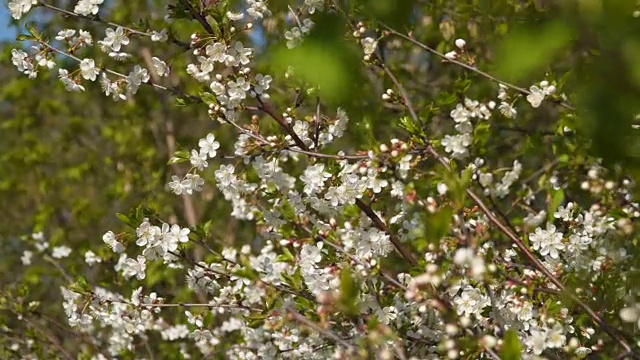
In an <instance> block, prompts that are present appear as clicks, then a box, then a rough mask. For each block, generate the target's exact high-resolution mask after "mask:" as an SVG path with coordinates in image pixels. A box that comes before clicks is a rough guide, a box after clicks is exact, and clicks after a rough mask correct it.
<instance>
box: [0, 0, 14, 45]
mask: <svg viewBox="0 0 640 360" xmlns="http://www.w3.org/2000/svg"><path fill="white" fill-rule="evenodd" d="M10 20H11V15H9V10H7V6H6V5H5V3H4V1H0V41H2V40H7V39H15V38H16V30H15V29H14V28H10V27H9V21H10Z"/></svg>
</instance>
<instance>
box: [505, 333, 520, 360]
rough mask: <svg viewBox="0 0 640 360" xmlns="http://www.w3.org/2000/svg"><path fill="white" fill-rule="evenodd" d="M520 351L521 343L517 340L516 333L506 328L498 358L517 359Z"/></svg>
mask: <svg viewBox="0 0 640 360" xmlns="http://www.w3.org/2000/svg"><path fill="white" fill-rule="evenodd" d="M521 352H522V345H520V340H518V334H517V333H516V332H515V331H513V330H508V331H507V332H506V334H504V339H503V342H502V349H501V350H500V359H505V360H519V359H520V353H521Z"/></svg>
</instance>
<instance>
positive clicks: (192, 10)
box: [180, 0, 214, 35]
mask: <svg viewBox="0 0 640 360" xmlns="http://www.w3.org/2000/svg"><path fill="white" fill-rule="evenodd" d="M180 3H181V4H183V5H184V6H185V7H186V8H187V10H189V13H190V14H191V16H193V18H194V19H195V20H196V21H198V22H199V23H200V25H202V27H203V28H204V29H205V30H206V31H207V33H209V35H213V34H214V31H213V28H212V27H211V25H210V24H209V22H208V21H207V19H206V18H205V17H204V16H202V14H201V13H199V12H198V11H196V9H195V8H194V7H193V6H192V5H191V3H190V2H189V0H180Z"/></svg>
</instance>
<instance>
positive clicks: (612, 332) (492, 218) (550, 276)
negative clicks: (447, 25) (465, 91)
mask: <svg viewBox="0 0 640 360" xmlns="http://www.w3.org/2000/svg"><path fill="white" fill-rule="evenodd" d="M395 33H397V32H395ZM397 34H399V33H397ZM400 35H402V34H400ZM402 36H403V37H405V38H407V39H411V38H408V37H406V36H404V35H402ZM381 66H382V67H383V69H384V70H385V72H386V73H387V75H388V76H389V77H390V79H391V81H392V82H393V83H394V85H395V86H396V87H397V88H398V91H399V92H400V94H401V96H402V99H403V100H404V103H405V105H406V106H407V110H408V111H409V113H410V114H411V117H412V118H413V120H414V121H416V122H418V121H419V118H418V116H417V114H416V112H415V110H414V108H413V105H412V103H411V99H409V95H408V94H407V92H406V90H405V89H404V87H403V86H402V84H401V83H400V82H399V81H398V79H397V78H396V77H395V76H394V75H393V73H391V71H390V70H389V69H388V68H387V67H386V66H385V65H384V64H382V65H381ZM465 66H468V65H466V64H465ZM487 75H488V74H487ZM425 142H426V149H425V151H426V152H427V153H428V154H430V155H431V156H432V157H433V158H435V159H436V160H437V161H438V162H440V163H441V164H442V165H443V166H444V168H445V169H447V171H450V172H452V169H451V166H450V165H449V163H448V161H447V160H446V159H445V158H443V157H442V156H441V155H440V154H439V153H438V151H437V150H436V149H434V148H433V147H432V146H431V145H430V144H429V142H428V141H427V140H426V139H425ZM466 193H467V195H468V196H469V197H470V198H471V199H472V200H473V202H474V203H475V204H476V205H477V206H478V207H479V208H480V210H481V211H482V212H483V213H484V214H485V215H486V216H487V218H488V219H489V222H490V223H492V224H493V225H494V226H495V227H496V228H498V230H499V231H500V232H501V233H503V234H504V235H506V236H507V237H508V238H509V239H510V240H511V241H512V242H513V243H514V244H516V246H517V247H518V248H519V249H520V251H522V252H523V253H524V255H525V257H526V258H527V259H528V260H529V261H531V263H532V264H533V265H534V266H535V268H536V269H537V270H539V271H540V272H542V273H543V274H544V275H545V276H546V277H547V278H548V279H549V281H551V282H552V283H553V284H554V285H555V286H556V287H558V289H560V290H561V291H562V292H565V293H566V294H567V295H569V297H570V298H571V299H572V300H573V301H575V302H576V304H578V305H579V306H580V307H581V308H582V309H583V310H584V311H585V312H586V313H587V314H588V315H589V317H590V318H591V319H592V320H593V321H594V322H595V323H596V324H597V325H598V326H599V327H600V328H601V329H603V330H604V331H605V332H606V333H607V334H609V336H611V338H612V339H615V340H616V341H617V342H618V343H619V344H620V345H621V346H622V347H623V348H624V349H625V350H627V351H629V352H632V353H633V354H634V357H635V358H638V359H640V356H638V354H637V353H635V352H634V351H633V350H632V347H631V346H630V345H629V343H628V342H627V340H626V339H624V337H623V336H622V334H621V332H620V331H619V330H615V329H613V328H611V327H610V326H609V325H608V324H607V323H606V322H605V321H604V320H603V319H602V318H601V317H600V316H599V315H598V314H596V312H595V311H594V310H593V309H592V308H591V307H590V306H589V305H588V304H587V303H585V302H584V301H582V300H581V299H580V298H579V297H578V296H577V295H576V294H574V293H573V292H571V291H570V290H569V289H567V288H566V287H565V286H564V284H562V282H561V281H560V280H559V279H558V278H557V277H556V276H555V275H553V274H552V273H551V271H549V270H548V269H547V268H546V267H545V266H544V265H543V264H542V262H540V260H538V258H537V257H536V256H535V255H534V254H533V253H532V252H531V251H530V250H529V248H527V247H526V246H525V245H524V243H523V242H522V240H520V238H519V237H518V236H517V235H516V234H515V233H514V232H513V231H512V230H511V229H509V228H508V227H507V226H505V225H504V224H503V223H502V222H501V221H500V220H499V219H498V218H496V217H495V216H494V215H493V213H492V212H491V210H489V208H488V207H487V205H486V204H485V203H484V202H483V201H482V199H480V197H479V196H478V195H476V194H475V193H474V192H473V191H472V190H471V189H467V190H466Z"/></svg>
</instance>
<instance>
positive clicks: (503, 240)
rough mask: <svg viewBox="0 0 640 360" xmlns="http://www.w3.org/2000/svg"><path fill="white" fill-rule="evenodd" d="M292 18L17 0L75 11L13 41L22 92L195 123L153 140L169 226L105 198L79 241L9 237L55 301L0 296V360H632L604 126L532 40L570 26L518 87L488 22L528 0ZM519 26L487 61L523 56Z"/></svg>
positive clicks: (287, 9)
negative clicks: (142, 109) (41, 272)
mask: <svg viewBox="0 0 640 360" xmlns="http://www.w3.org/2000/svg"><path fill="white" fill-rule="evenodd" d="M283 3H284V2H283ZM283 3H280V2H276V1H272V2H270V3H267V2H266V1H262V0H245V1H238V2H232V1H225V0H219V1H211V0H209V1H195V0H193V1H192V0H176V1H175V2H173V3H171V4H170V5H168V6H167V8H166V9H165V10H166V14H162V15H161V16H158V15H157V14H154V15H150V16H149V18H147V19H144V20H143V21H140V22H137V23H135V24H125V23H119V22H117V19H113V20H112V19H108V16H107V15H106V14H109V11H111V10H110V9H108V8H107V4H103V0H80V1H78V2H77V3H76V4H66V5H65V6H64V7H63V6H62V5H60V7H58V6H57V5H54V4H50V3H49V2H47V1H35V0H33V1H31V0H10V1H8V9H9V10H10V12H11V15H12V16H13V18H14V19H17V20H18V19H24V18H25V17H29V16H32V12H35V11H44V12H47V13H48V14H50V15H51V16H65V17H66V20H65V21H66V23H65V24H66V26H67V27H65V28H61V29H57V30H56V31H55V33H48V32H47V31H49V30H50V29H47V30H39V29H38V26H37V25H34V24H28V25H27V26H26V30H27V31H26V33H25V34H22V35H20V36H19V40H21V41H24V42H25V44H24V45H23V46H17V47H16V48H14V49H12V50H11V61H12V63H13V64H14V65H15V67H16V68H17V70H18V71H20V72H22V73H24V74H25V75H27V77H28V78H30V79H34V80H33V81H38V79H40V78H42V77H46V76H50V75H51V74H53V76H55V77H57V79H59V82H61V83H62V84H61V85H58V86H62V87H64V89H65V90H67V91H69V92H73V93H77V94H72V95H70V96H84V95H83V94H84V93H89V92H90V91H91V90H90V89H91V88H94V87H97V88H100V89H101V93H102V95H104V96H106V97H108V98H109V101H110V102H112V105H109V106H113V107H116V106H122V107H125V106H131V105H133V106H137V105H136V101H137V100H136V99H137V98H138V97H151V99H154V100H155V101H156V102H157V101H160V102H163V101H169V100H168V99H173V101H174V102H175V103H176V104H177V105H179V106H182V107H191V108H195V109H197V111H202V112H207V114H208V117H209V118H210V120H211V121H209V122H208V124H207V125H206V127H202V126H201V124H199V125H198V124H194V125H193V126H194V128H196V125H198V126H199V127H197V128H198V129H200V128H202V130H203V131H202V132H201V133H197V134H194V135H193V136H185V137H184V139H185V141H184V142H182V143H178V146H176V144H175V143H174V140H175V138H170V137H168V138H167V139H170V140H168V143H167V150H168V151H169V152H170V153H171V155H170V157H169V158H168V165H166V166H164V168H166V169H161V170H160V171H164V170H167V171H170V174H169V175H167V176H166V179H165V180H166V181H163V183H162V184H160V186H159V191H163V192H165V193H167V194H172V197H165V196H160V195H159V197H158V200H162V201H166V202H172V201H174V200H172V199H178V200H180V201H181V204H182V214H181V215H180V216H177V215H176V214H175V213H176V211H174V210H173V209H171V207H170V206H164V205H162V204H158V203H141V204H136V205H135V206H134V207H133V208H132V209H131V210H129V209H122V208H119V209H117V210H116V211H118V212H119V213H118V219H119V220H120V225H119V226H117V227H116V228H109V229H107V228H105V229H92V230H93V231H94V234H93V237H92V239H84V241H86V242H87V244H84V245H83V246H84V248H82V249H80V248H75V247H72V246H71V245H72V243H68V244H65V243H64V241H62V240H60V238H59V237H58V238H56V239H55V241H53V240H50V239H49V238H48V237H47V234H46V231H45V233H42V232H35V233H33V234H31V235H29V236H23V246H24V249H23V251H22V253H21V257H20V260H21V264H22V266H24V267H29V266H33V264H34V263H36V262H41V261H43V262H46V264H48V266H50V267H51V268H50V269H51V271H52V272H53V271H56V272H59V273H60V274H61V275H60V276H59V277H58V278H57V280H56V281H55V286H56V287H55V288H49V289H46V290H47V291H59V292H61V301H59V302H56V303H55V304H52V305H51V306H49V304H44V303H43V301H45V300H49V299H51V298H43V299H41V298H38V297H36V296H34V295H31V294H30V293H29V291H32V288H37V285H33V284H32V285H31V286H26V285H25V286H18V285H16V286H7V287H6V289H4V290H3V293H2V296H1V297H0V309H2V310H3V314H5V313H6V316H5V315H3V317H2V321H3V323H4V324H5V326H4V327H3V328H1V331H3V333H5V334H7V337H6V338H5V339H3V340H0V344H2V345H3V346H4V349H3V351H4V352H3V354H4V355H6V356H7V357H15V358H17V357H20V358H49V357H58V358H71V359H72V358H82V359H107V358H125V359H128V358H136V359H137V358H147V359H153V358H230V359H257V358H268V359H270V358H305V359H307V358H308V359H326V358H336V359H347V358H358V359H360V358H362V359H368V358H380V359H392V358H400V359H439V358H449V359H457V358H464V359H477V358H490V359H500V358H503V359H516V358H523V359H539V358H549V359H568V358H585V357H587V356H590V354H593V355H596V356H602V357H603V358H604V357H609V358H615V357H617V358H625V357H628V358H636V357H638V356H640V349H639V348H638V346H639V342H638V340H637V328H638V326H640V305H639V304H638V303H637V302H636V301H637V298H636V296H637V295H638V287H637V285H636V284H635V282H636V281H634V280H635V276H636V274H635V273H636V271H637V270H636V269H635V267H634V266H637V265H636V264H637V261H638V259H639V257H638V254H637V250H636V249H635V247H636V245H637V244H636V242H637V240H636V237H635V234H636V232H635V227H634V223H635V221H636V219H637V218H638V217H640V210H639V209H638V206H639V205H638V203H636V202H634V200H633V199H634V191H635V186H636V181H635V180H634V174H635V167H634V166H633V164H631V165H630V164H629V163H628V162H625V158H622V157H620V158H616V154H618V153H616V154H614V155H611V153H607V154H604V155H603V154H600V153H598V152H597V151H594V149H596V150H597V149H598V148H599V147H601V146H602V143H601V142H599V141H598V138H597V137H590V134H592V133H593V128H594V127H595V128H596V132H597V129H598V126H599V124H600V123H599V122H594V123H593V124H592V125H593V126H592V127H591V128H589V127H588V126H584V124H583V123H582V122H581V119H582V116H584V117H585V119H586V118H588V117H589V116H596V120H597V119H598V118H597V115H598V113H597V112H595V111H592V112H590V113H589V114H587V115H583V114H582V113H581V112H580V111H579V110H577V109H580V107H579V106H580V105H583V103H582V102H580V99H579V97H578V96H576V94H577V93H579V91H578V90H576V89H578V88H577V87H575V86H573V83H572V82H571V81H570V80H567V78H566V76H565V73H566V72H567V71H568V69H566V68H563V67H562V66H560V65H558V66H557V67H554V66H552V65H553V64H550V63H548V62H546V60H547V57H552V56H555V55H557V54H558V53H561V54H564V53H563V52H562V51H563V48H564V47H568V46H569V45H570V44H571V42H570V41H571V39H572V37H571V36H570V35H566V34H565V35H566V36H565V35H563V34H564V33H563V31H565V32H569V30H568V29H570V28H569V27H567V26H561V25H558V24H557V23H554V22H550V24H551V25H549V26H546V27H544V28H543V29H542V30H541V31H543V32H544V31H548V30H549V29H552V30H554V31H556V30H558V31H560V33H559V34H558V39H560V40H553V41H552V42H549V43H546V42H544V41H542V42H541V43H540V44H537V45H539V47H540V49H543V50H540V51H541V52H539V53H537V55H538V56H537V57H538V58H542V60H541V61H533V62H532V61H529V60H528V59H521V60H522V67H521V68H514V66H511V67H508V66H506V65H505V68H506V69H507V70H509V69H511V70H510V71H511V72H509V71H507V70H502V69H504V68H502V67H500V66H496V68H495V69H496V71H495V72H496V73H501V72H502V73H503V75H504V76H505V79H516V80H521V79H524V78H526V76H527V74H526V73H527V72H532V73H536V72H538V71H540V69H543V70H542V71H541V72H540V73H541V76H540V77H539V78H538V79H537V80H535V82H533V83H531V84H530V86H527V87H526V88H522V87H519V86H516V85H514V84H513V83H511V82H508V81H507V80H502V78H499V77H495V76H494V75H491V74H490V73H493V72H492V71H490V70H491V69H493V67H494V64H504V61H505V60H504V57H500V56H498V57H497V59H495V62H494V61H492V60H493V56H492V53H491V51H489V50H488V49H487V46H488V44H486V43H483V40H482V39H483V34H482V32H483V31H486V32H489V33H492V31H493V30H492V29H491V28H490V27H487V26H495V25H496V24H497V25H500V28H501V29H505V28H507V27H508V25H509V23H508V22H506V21H505V20H504V19H503V18H505V17H506V18H507V19H509V17H515V16H516V15H514V14H524V16H525V17H526V16H530V17H532V18H535V17H543V15H540V14H542V12H541V11H542V10H545V9H539V8H536V6H534V5H535V4H534V3H537V2H535V1H534V2H530V3H527V2H521V3H514V4H511V2H505V3H504V4H502V6H501V7H499V8H496V9H490V8H486V9H481V10H483V11H485V12H486V13H483V14H482V15H473V14H472V15H469V13H473V12H474V11H476V10H478V9H471V10H470V9H467V8H465V7H464V6H461V7H460V8H459V9H458V8H456V11H460V14H465V15H466V16H468V19H467V21H466V22H464V23H463V22H459V23H456V19H458V18H459V16H458V15H456V14H457V13H455V12H454V13H452V14H451V15H448V16H444V17H441V18H438V16H439V14H438V11H440V10H442V9H444V8H445V7H446V4H440V3H441V2H435V3H437V4H435V5H428V4H424V3H423V2H418V1H416V2H406V3H407V4H406V5H402V4H398V5H396V6H393V5H388V4H390V3H389V2H377V1H360V2H345V1H324V0H305V1H290V2H289V4H288V5H287V4H284V5H286V6H284V5H283ZM443 3H446V2H443ZM385 4H387V5H385ZM114 6H123V7H124V6H126V4H116V5H114ZM405 7H406V8H405ZM546 10H549V9H546ZM486 14H491V15H495V16H492V17H488V18H489V19H484V20H481V19H480V18H481V17H482V16H484V15H486ZM165 15H166V16H165ZM518 16H520V15H518ZM402 17H404V18H406V19H412V20H411V21H410V22H406V23H398V21H397V19H398V18H402ZM476 17H477V18H476ZM628 17H630V18H633V16H632V11H629V12H628ZM416 18H417V20H416ZM501 19H502V20H501ZM436 22H437V23H436ZM80 24H90V25H87V26H90V27H91V28H90V30H88V29H89V27H84V28H82V27H81V26H80ZM480 25H482V26H480ZM96 26H97V27H96ZM465 26H466V28H465ZM558 26H560V27H558ZM425 27H427V28H428V29H432V30H433V29H435V30H434V31H432V32H427V31H425V30H424V28H425ZM97 29H99V30H97ZM194 29H195V30H194ZM456 33H458V34H459V33H463V34H465V35H466V36H464V37H465V39H463V38H462V37H463V36H456ZM433 34H436V36H437V38H436V39H435V40H433V36H434V35H433ZM510 34H511V33H509V32H508V31H507V30H504V31H503V33H502V34H500V36H501V37H502V38H504V39H502V38H501V40H502V41H503V43H502V44H503V46H501V47H500V48H499V50H500V51H498V52H497V53H498V54H500V53H501V52H503V53H506V54H512V53H510V52H509V51H508V50H514V49H518V47H517V46H516V45H518V44H520V42H522V41H524V40H522V39H523V37H522V33H518V32H517V31H515V32H514V34H516V35H511V36H510ZM518 34H520V35H518ZM189 36H190V37H189ZM518 36H520V38H519V37H518ZM425 39H426V40H425ZM514 39H515V40H514ZM563 39H564V40H563ZM430 42H433V43H434V44H436V46H430V45H427V43H430ZM26 44H28V45H26ZM514 44H516V45H514ZM528 45H529V46H535V45H536V44H532V43H529V44H528ZM138 49H145V50H146V52H145V51H138ZM536 51H537V50H536ZM515 55H518V54H515ZM515 55H514V56H515ZM540 55H544V56H540ZM531 56H533V55H531ZM585 56H586V55H585ZM594 56H595V55H594ZM262 59H263V60H262ZM182 62H185V63H184V66H181V64H182ZM514 69H515V70H514ZM516 70H517V71H516ZM545 71H546V72H545ZM563 72H564V73H563ZM523 73H525V74H524V75H523ZM514 74H516V75H514ZM95 82H98V83H99V85H97V84H92V83H95ZM42 96H43V97H46V94H45V95H42ZM584 96H585V97H586V98H588V96H587V95H584ZM140 106H143V105H140ZM583 109H585V110H589V108H588V107H586V106H585V107H584V108H583ZM631 110H634V109H631ZM593 114H595V115H593ZM175 120H179V124H177V125H176V126H177V127H184V128H187V129H189V127H190V126H191V124H190V121H192V120H191V119H189V118H188V117H183V118H181V119H175ZM625 121H626V120H625ZM176 122H177V121H176ZM193 122H194V123H195V122H196V121H193ZM584 122H586V120H585V121H584ZM630 122H631V120H629V124H628V125H630ZM172 124H173V123H172ZM625 124H627V123H625ZM625 126H626V125H625ZM172 127H173V125H171V128H172ZM169 128H170V127H168V128H167V133H168V134H172V132H173V130H170V129H169ZM625 131H632V127H631V126H628V127H627V128H626V130H625ZM616 149H624V150H627V148H625V147H624V146H623V145H620V147H617V148H616ZM612 157H613V158H614V160H620V161H618V162H616V161H611V158H612ZM154 180H158V177H157V176H156V177H154ZM207 204H218V205H215V207H214V205H211V206H210V207H207ZM220 204H223V205H220ZM198 211H200V215H198V214H197V212H198ZM231 222H234V223H235V224H241V227H242V230H241V231H240V230H239V231H238V232H237V233H235V234H234V233H233V232H234V231H233V230H231V231H230V230H229V227H226V225H228V224H229V223H231ZM45 230H47V228H46V227H45ZM51 231H53V230H51ZM229 232H231V233H229ZM100 239H101V240H102V241H100ZM229 239H230V240H229ZM56 301H57V300H56ZM59 316H62V317H64V322H60V321H58V319H57V318H58V317H59ZM42 321H44V323H45V324H48V325H47V326H48V327H50V328H49V329H48V330H47V329H43V328H41V325H39V324H42ZM51 326H55V329H54V328H51ZM71 335H73V338H72V339H71V338H69V337H70V336H71ZM634 337H635V338H634Z"/></svg>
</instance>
